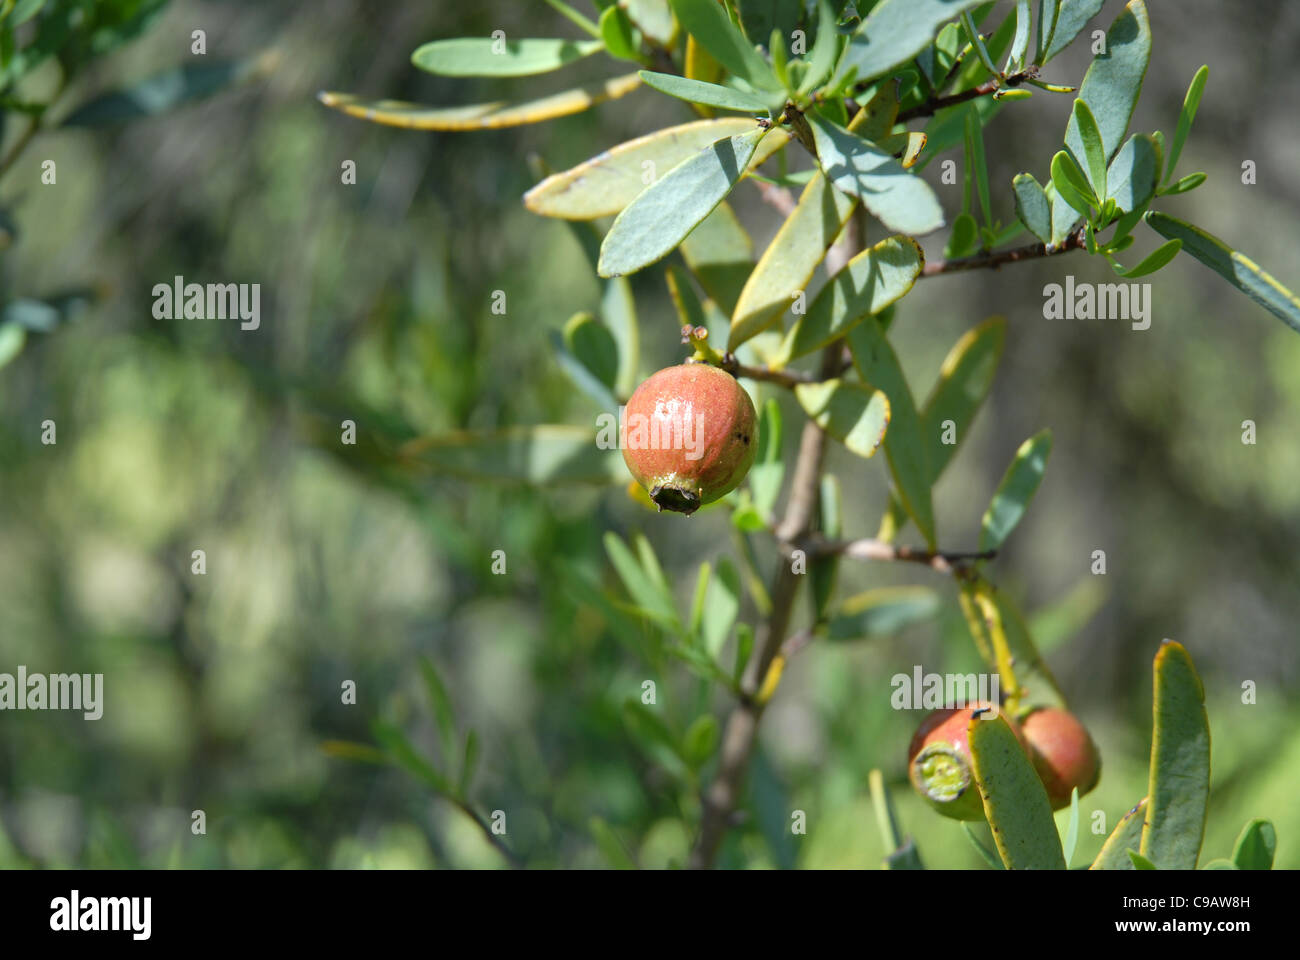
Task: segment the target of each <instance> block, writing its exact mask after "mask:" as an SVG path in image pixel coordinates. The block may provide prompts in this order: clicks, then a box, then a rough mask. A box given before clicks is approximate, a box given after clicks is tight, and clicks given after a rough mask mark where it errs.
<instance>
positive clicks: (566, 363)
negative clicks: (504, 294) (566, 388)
mask: <svg viewBox="0 0 1300 960" xmlns="http://www.w3.org/2000/svg"><path fill="white" fill-rule="evenodd" d="M582 316H586V317H588V318H590V319H591V321H592V323H595V322H596V321H595V318H593V317H591V315H590V314H585V315H584V314H579V315H578V316H575V317H574V318H573V319H574V320H577V319H579V318H580V317H582ZM606 335H608V331H606ZM549 340H550V343H551V351H552V352H553V353H554V354H555V362H556V363H557V364H558V365H559V367H560V369H561V370H563V371H564V372H565V374H567V375H568V377H569V379H570V380H572V381H573V385H574V386H575V387H577V388H578V389H579V390H581V391H582V392H583V393H585V394H586V395H587V396H589V397H590V398H591V399H592V400H593V401H595V403H596V405H597V406H598V407H600V408H601V409H602V410H607V411H613V410H616V409H617V408H618V400H617V399H615V397H614V394H613V392H612V391H611V390H610V388H609V386H608V385H606V384H605V383H603V382H602V381H601V379H600V377H599V376H597V375H596V374H595V373H594V372H593V371H592V369H591V368H590V367H588V366H587V364H586V363H584V362H583V361H582V360H580V359H579V358H578V357H576V356H574V354H573V351H572V350H571V349H570V348H569V346H568V345H567V344H566V343H565V341H564V335H563V334H561V333H560V332H559V331H557V330H552V331H550V334H549ZM612 342H613V341H612V338H611V343H612Z"/></svg>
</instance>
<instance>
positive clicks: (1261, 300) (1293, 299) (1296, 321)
mask: <svg viewBox="0 0 1300 960" xmlns="http://www.w3.org/2000/svg"><path fill="white" fill-rule="evenodd" d="M1146 222H1147V223H1148V224H1149V225H1150V226H1151V227H1152V229H1154V230H1155V231H1156V232H1157V233H1159V234H1160V235H1161V236H1163V237H1167V238H1168V239H1170V240H1181V241H1182V242H1183V249H1184V250H1185V251H1187V252H1188V253H1190V254H1191V255H1192V256H1194V257H1195V258H1196V259H1197V260H1199V261H1201V263H1203V264H1205V265H1206V266H1207V267H1209V268H1210V269H1211V270H1213V271H1214V272H1215V273H1217V274H1218V275H1219V276H1221V277H1223V278H1224V279H1225V280H1227V281H1228V282H1229V283H1230V284H1232V285H1233V286H1234V287H1236V288H1237V289H1238V290H1240V291H1241V292H1242V293H1244V294H1245V295H1246V296H1248V297H1250V299H1252V300H1254V301H1255V302H1256V303H1258V304H1259V305H1260V306H1261V307H1263V308H1264V309H1265V310H1267V311H1268V312H1269V313H1271V314H1273V316H1275V317H1277V318H1278V319H1280V320H1281V321H1282V322H1283V323H1285V324H1286V325H1287V326H1289V327H1291V329H1293V330H1295V331H1297V332H1300V297H1297V296H1296V295H1295V294H1294V293H1292V292H1291V291H1290V290H1288V289H1287V288H1286V287H1284V286H1282V284H1280V283H1278V282H1277V281H1276V280H1274V279H1273V277H1271V276H1270V275H1269V274H1267V273H1265V272H1264V270H1263V269H1261V268H1260V266H1259V265H1258V264H1256V263H1255V262H1254V261H1253V260H1251V259H1250V258H1249V257H1247V256H1246V255H1245V254H1243V253H1239V252H1238V251H1236V250H1233V249H1232V248H1230V247H1229V246H1228V245H1227V244H1226V243H1224V242H1223V241H1222V240H1220V239H1219V238H1218V237H1215V236H1213V235H1211V234H1209V233H1206V232H1205V231H1204V230H1202V229H1200V228H1199V227H1194V226H1192V225H1191V224H1190V223H1185V222H1184V221H1182V220H1179V219H1178V218H1177V217H1171V216H1169V215H1168V214H1166V213H1160V212H1158V211H1155V210H1148V211H1147V213H1146Z"/></svg>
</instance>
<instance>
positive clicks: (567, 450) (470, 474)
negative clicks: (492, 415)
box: [398, 424, 627, 485]
mask: <svg viewBox="0 0 1300 960" xmlns="http://www.w3.org/2000/svg"><path fill="white" fill-rule="evenodd" d="M609 432H610V433H611V434H612V437H609V438H606V439H609V440H610V441H611V444H612V445H611V446H609V447H608V449H601V448H600V447H598V446H597V439H598V437H597V435H596V434H593V433H592V432H591V431H590V430H587V429H584V428H582V427H577V426H569V425H567V424H555V425H545V426H536V427H506V428H504V429H500V430H485V431H458V432H453V433H446V434H440V435H438V436H432V437H424V438H421V439H418V440H413V441H411V442H410V443H408V444H406V445H405V446H403V447H402V448H401V449H400V450H399V451H398V455H399V459H400V460H401V461H402V462H403V463H405V464H407V465H409V466H411V467H414V468H416V469H424V470H432V471H433V472H434V473H450V474H454V475H457V476H462V477H466V478H470V479H482V480H502V481H514V482H519V483H529V484H538V485H545V484H553V483H558V482H570V483H599V484H603V483H616V482H620V481H624V480H626V479H627V467H626V466H625V465H624V463H623V457H622V455H621V454H620V453H619V450H618V436H617V427H616V426H615V427H612V428H611V429H610V431H609Z"/></svg>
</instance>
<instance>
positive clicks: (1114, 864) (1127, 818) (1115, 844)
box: [1088, 797, 1147, 870]
mask: <svg viewBox="0 0 1300 960" xmlns="http://www.w3.org/2000/svg"><path fill="white" fill-rule="evenodd" d="M1146 809H1147V801H1146V798H1145V797H1144V798H1142V799H1141V800H1140V801H1138V804H1137V806H1135V807H1133V809H1132V810H1130V811H1129V812H1128V813H1126V814H1124V816H1122V817H1120V819H1119V823H1117V824H1115V829H1114V830H1112V831H1111V833H1110V836H1109V837H1107V838H1106V842H1105V843H1103V844H1102V845H1101V851H1100V852H1099V853H1098V854H1097V859H1096V860H1094V861H1093V862H1092V866H1091V867H1089V868H1088V869H1089V870H1133V869H1135V868H1134V866H1133V861H1132V860H1131V859H1129V855H1128V851H1130V850H1133V849H1136V848H1137V847H1138V846H1139V845H1140V844H1141V843H1142V826H1143V824H1144V822H1145V816H1146Z"/></svg>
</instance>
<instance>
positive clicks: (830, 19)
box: [799, 0, 840, 94]
mask: <svg viewBox="0 0 1300 960" xmlns="http://www.w3.org/2000/svg"><path fill="white" fill-rule="evenodd" d="M839 53H840V35H839V31H838V30H837V29H836V26H835V13H834V12H833V11H832V10H831V5H830V3H828V2H827V0H817V39H816V40H814V41H813V46H812V50H811V51H810V52H809V54H808V72H807V73H806V74H804V78H803V82H802V83H800V84H799V93H801V94H802V93H808V92H810V91H812V90H815V89H817V87H818V86H820V85H821V84H822V82H823V81H825V80H826V78H827V77H829V76H830V75H831V72H832V71H833V70H834V69H835V61H836V60H837V59H838V58H839Z"/></svg>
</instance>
